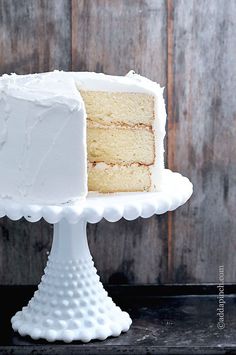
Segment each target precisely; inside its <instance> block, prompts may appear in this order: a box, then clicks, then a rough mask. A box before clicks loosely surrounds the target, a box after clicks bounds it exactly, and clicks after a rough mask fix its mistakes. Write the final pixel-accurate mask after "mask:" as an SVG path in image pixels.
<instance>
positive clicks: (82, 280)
mask: <svg viewBox="0 0 236 355" xmlns="http://www.w3.org/2000/svg"><path fill="white" fill-rule="evenodd" d="M86 225H87V222H86V220H85V219H83V218H81V219H80V220H79V221H78V222H77V223H76V224H70V223H69V222H67V221H66V220H65V219H62V220H61V221H60V222H58V223H57V224H55V225H54V235H53V245H52V249H51V253H50V256H49V260H48V262H47V266H46V268H45V273H44V275H43V277H42V280H41V283H40V284H39V286H38V290H37V291H36V292H35V293H34V296H33V298H32V299H31V300H30V301H29V304H28V305H27V306H26V307H24V308H23V309H22V311H20V312H18V313H16V315H15V316H14V317H13V318H12V320H11V321H12V326H13V329H14V330H15V331H18V332H19V333H20V334H21V335H22V336H25V335H29V336H31V338H33V339H39V338H43V339H46V340H48V341H55V340H62V341H65V342H71V341H73V340H81V341H83V342H88V341H90V340H92V339H100V340H103V339H106V338H107V337H108V336H118V335H120V333H121V332H125V331H127V330H128V329H129V327H130V325H131V319H130V317H129V315H128V313H126V312H123V311H122V310H121V309H120V308H119V307H117V306H116V305H115V303H114V302H113V301H112V299H111V298H110V297H109V296H108V294H107V292H106V291H105V290H104V288H103V285H102V283H101V282H100V281H99V276H98V275H97V270H96V269H95V267H94V264H93V261H92V257H91V254H90V251H89V247H88V242H87V235H86Z"/></svg>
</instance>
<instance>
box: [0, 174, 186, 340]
mask: <svg viewBox="0 0 236 355" xmlns="http://www.w3.org/2000/svg"><path fill="white" fill-rule="evenodd" d="M163 181H164V184H163V187H162V190H161V191H160V192H147V193H119V194H108V195H102V194H89V195H88V197H87V198H86V200H85V201H84V202H80V203H77V204H73V205H61V206H39V205H22V204H18V203H14V202H11V201H7V200H1V201H0V217H3V216H8V217H9V218H10V219H12V220H18V219H20V218H22V217H24V218H25V219H26V220H28V221H29V222H36V221H38V220H40V219H41V218H44V219H45V220H46V221H47V222H48V223H52V224H54V233H53V244H52V249H51V253H50V255H49V258H48V262H47V266H46V268H45V272H44V275H43V277H42V279H41V282H40V284H39V286H38V290H37V291H35V293H34V295H33V297H32V299H31V300H30V301H29V303H28V305H27V306H26V307H23V309H22V310H21V311H20V312H17V313H16V314H15V316H14V317H13V318H12V319H11V322H12V327H13V329H14V330H15V331H18V332H19V333H20V335H22V336H26V335H29V336H30V337H31V338H33V339H35V340H36V339H40V338H43V339H46V340H47V341H56V340H62V341H64V342H68V343H69V342H71V341H73V340H80V341H82V342H89V341H90V340H92V339H100V340H104V339H106V338H107V337H109V336H118V335H120V334H121V332H126V331H128V329H129V328H130V325H131V323H132V321H131V319H130V316H129V315H128V313H126V312H123V311H122V310H121V309H120V308H119V307H118V306H116V304H115V303H114V302H113V301H112V299H111V298H110V297H109V296H108V294H107V292H106V291H105V289H104V288H103V285H102V283H101V282H100V281H99V276H98V275H97V270H96V268H95V267H94V264H93V261H92V257H91V254H90V251H89V248H88V243H87V235H86V225H87V222H89V223H97V222H99V221H100V220H101V219H102V218H105V219H106V220H107V221H109V222H116V221H118V220H119V219H121V218H122V217H124V218H125V219H127V220H134V219H136V218H138V217H143V218H149V217H151V216H153V215H154V214H162V213H165V212H167V211H172V210H174V209H176V208H177V207H179V206H181V205H182V204H184V203H185V202H186V201H187V200H188V199H189V197H190V196H191V194H192V188H193V187H192V184H191V182H190V181H189V180H188V179H187V178H185V177H183V176H182V175H180V174H178V173H173V172H172V171H170V170H167V169H166V170H165V172H164V179H163ZM111 237H112V236H111Z"/></svg>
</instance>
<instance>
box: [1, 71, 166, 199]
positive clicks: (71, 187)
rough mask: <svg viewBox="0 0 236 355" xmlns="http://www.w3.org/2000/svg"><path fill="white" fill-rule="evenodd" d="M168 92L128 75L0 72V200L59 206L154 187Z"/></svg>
mask: <svg viewBox="0 0 236 355" xmlns="http://www.w3.org/2000/svg"><path fill="white" fill-rule="evenodd" d="M165 122H166V112H165V104H164V99H163V89H162V88H161V87H160V86H159V85H158V84H156V83H154V82H152V81H150V80H148V79H146V78H144V77H141V76H139V75H137V74H134V73H133V72H130V73H129V74H127V76H125V77H118V76H110V75H104V74H96V73H87V72H81V73H80V72H77V73H76V72H68V73H66V72H58V71H55V72H50V73H43V74H32V75H15V74H12V75H3V76H2V77H0V197H1V198H8V199H14V200H16V201H22V200H23V201H25V202H31V203H43V204H58V203H66V202H68V201H74V200H77V199H81V198H85V197H86V195H87V192H88V190H89V191H97V192H102V193H107V192H125V191H153V190H158V189H159V188H160V185H161V179H162V172H163V169H164V148H163V140H164V136H165Z"/></svg>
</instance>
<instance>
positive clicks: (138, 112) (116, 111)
mask: <svg viewBox="0 0 236 355" xmlns="http://www.w3.org/2000/svg"><path fill="white" fill-rule="evenodd" d="M80 94H81V96H82V98H83V100H84V103H85V107H86V112H87V117H88V119H89V120H91V121H93V122H97V123H102V124H103V125H109V124H110V123H115V124H127V125H130V126H135V125H146V126H151V125H152V123H153V120H154V97H153V96H151V95H148V94H142V93H129V92H104V91H83V90H80Z"/></svg>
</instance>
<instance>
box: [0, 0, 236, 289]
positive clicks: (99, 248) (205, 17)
mask: <svg viewBox="0 0 236 355" xmlns="http://www.w3.org/2000/svg"><path fill="white" fill-rule="evenodd" d="M235 17H236V1H235V0H228V1H222V0H208V1H207V2H206V1H205V0H198V1H195V0H188V1H187V0H50V1H49V0H34V1H32V0H0V73H10V72H17V73H21V74H23V73H29V72H30V73H32V72H42V71H48V70H53V69H63V70H89V71H98V72H99V71H102V72H105V73H107V74H125V73H126V72H128V71H129V70H130V69H134V70H135V71H136V72H139V73H140V74H143V75H146V76H148V77H150V78H151V79H153V80H156V81H158V82H160V83H161V84H162V85H163V86H165V87H166V96H167V108H168V136H167V140H166V153H167V154H166V161H167V163H168V167H169V168H171V169H174V170H177V171H179V172H181V173H183V174H185V175H186V176H188V177H189V178H190V179H191V180H192V182H193V183H194V195H193V197H192V198H191V200H190V202H189V203H187V204H186V205H184V206H183V207H181V208H179V209H178V210H177V211H175V212H172V213H169V214H165V215H163V216H159V217H152V218H150V219H148V220H142V219H138V220H136V221H133V222H127V221H124V220H121V221H120V222H117V223H115V224H112V223H108V222H105V221H102V222H100V223H99V224H97V225H89V227H88V234H89V243H90V246H91V250H92V253H93V256H94V259H95V263H96V265H97V268H98V270H99V273H100V275H101V277H102V280H103V281H105V282H111V283H170V282H171V283H172V282H173V283H195V284H199V283H205V282H217V281H218V268H219V265H224V267H225V281H226V282H236V96H235V92H236V25H235ZM0 114H1V113H0ZM0 173H1V172H0ZM51 237H52V226H50V225H48V224H47V223H45V222H43V221H40V222H38V223H36V224H30V223H28V222H25V221H19V222H12V221H10V220H8V219H1V220H0V284H32V283H33V284H34V283H37V282H38V281H39V279H40V277H41V275H42V272H43V268H44V266H45V263H46V259H47V253H48V251H49V250H50V245H51Z"/></svg>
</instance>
